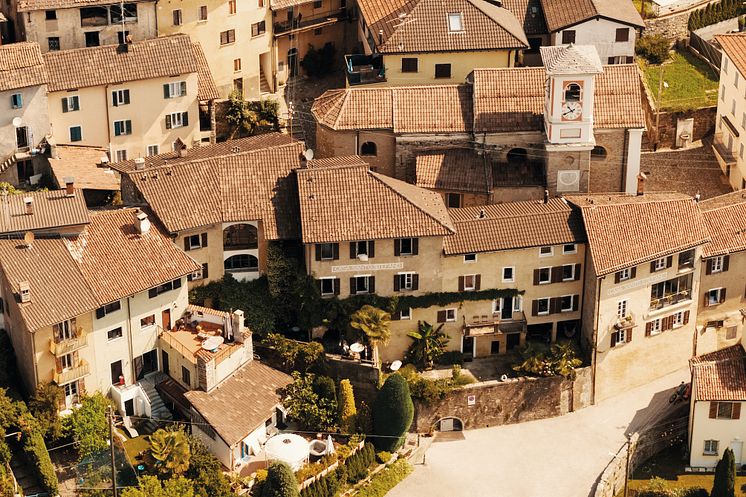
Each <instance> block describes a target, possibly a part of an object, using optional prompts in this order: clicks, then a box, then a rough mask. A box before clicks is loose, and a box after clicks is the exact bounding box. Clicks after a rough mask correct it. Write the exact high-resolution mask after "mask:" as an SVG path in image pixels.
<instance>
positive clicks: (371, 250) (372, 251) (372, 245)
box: [368, 240, 376, 259]
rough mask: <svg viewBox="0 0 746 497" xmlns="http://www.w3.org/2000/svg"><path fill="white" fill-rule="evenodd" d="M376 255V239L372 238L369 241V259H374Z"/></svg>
mask: <svg viewBox="0 0 746 497" xmlns="http://www.w3.org/2000/svg"><path fill="white" fill-rule="evenodd" d="M375 255H376V241H375V240H371V241H369V242H368V259H372V258H373V257H375Z"/></svg>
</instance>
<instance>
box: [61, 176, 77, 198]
mask: <svg viewBox="0 0 746 497" xmlns="http://www.w3.org/2000/svg"><path fill="white" fill-rule="evenodd" d="M63 181H64V182H65V196H66V197H74V196H75V178H73V177H72V176H68V177H67V178H64V179H63Z"/></svg>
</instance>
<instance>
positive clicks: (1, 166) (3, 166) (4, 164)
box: [0, 154, 16, 173]
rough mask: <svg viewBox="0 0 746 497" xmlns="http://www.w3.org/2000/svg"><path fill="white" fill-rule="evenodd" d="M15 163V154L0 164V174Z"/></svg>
mask: <svg viewBox="0 0 746 497" xmlns="http://www.w3.org/2000/svg"><path fill="white" fill-rule="evenodd" d="M15 163H16V154H10V155H9V156H8V157H7V158H6V159H5V160H4V161H2V162H0V173H4V172H5V171H6V170H7V169H8V168H10V167H11V166H12V165H13V164H15Z"/></svg>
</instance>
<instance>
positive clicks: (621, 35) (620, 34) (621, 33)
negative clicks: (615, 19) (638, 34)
mask: <svg viewBox="0 0 746 497" xmlns="http://www.w3.org/2000/svg"><path fill="white" fill-rule="evenodd" d="M616 41H618V42H623V41H629V28H617V30H616Z"/></svg>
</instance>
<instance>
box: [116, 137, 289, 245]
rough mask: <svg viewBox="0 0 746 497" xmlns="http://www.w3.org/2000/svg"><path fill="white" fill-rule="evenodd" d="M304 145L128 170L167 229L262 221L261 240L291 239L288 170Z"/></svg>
mask: <svg viewBox="0 0 746 497" xmlns="http://www.w3.org/2000/svg"><path fill="white" fill-rule="evenodd" d="M303 149H304V145H303V143H302V142H293V143H288V144H286V145H279V146H275V147H270V148H264V149H258V150H248V151H241V152H237V153H234V154H230V155H221V156H217V157H208V158H204V159H202V158H194V159H192V160H191V161H179V162H177V163H176V164H175V165H173V166H172V165H165V166H160V167H157V168H151V169H148V170H146V171H130V172H129V173H128V174H129V177H130V178H131V179H132V181H133V182H134V184H135V186H136V187H137V189H138V190H139V191H140V193H141V194H142V196H143V197H144V199H145V201H146V202H147V203H148V205H149V206H150V207H151V208H152V209H153V211H154V212H155V214H156V215H157V216H158V219H160V220H161V222H162V223H163V224H164V226H165V227H166V229H167V230H168V231H169V232H171V233H176V232H178V231H181V230H185V229H191V228H197V227H200V226H208V225H211V224H215V223H220V222H237V221H254V220H261V221H262V222H263V227H264V236H265V238H266V239H268V240H277V239H293V238H298V235H299V233H298V226H297V224H298V223H297V219H298V207H297V203H298V200H297V193H296V189H295V188H296V186H295V179H294V178H293V176H292V172H293V170H294V169H296V168H297V167H299V165H300V159H299V157H300V154H301V153H302V152H303ZM192 150H195V149H190V151H192ZM196 150H199V149H196Z"/></svg>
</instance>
